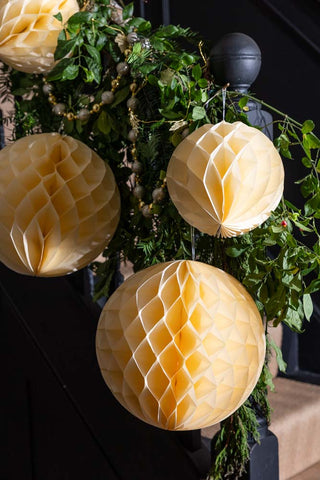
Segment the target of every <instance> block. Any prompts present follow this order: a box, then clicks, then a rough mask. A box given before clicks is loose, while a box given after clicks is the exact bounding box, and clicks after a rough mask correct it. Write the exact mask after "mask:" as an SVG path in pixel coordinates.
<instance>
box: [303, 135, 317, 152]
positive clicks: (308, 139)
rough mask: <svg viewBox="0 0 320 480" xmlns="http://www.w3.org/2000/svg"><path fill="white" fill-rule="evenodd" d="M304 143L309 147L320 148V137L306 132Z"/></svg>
mask: <svg viewBox="0 0 320 480" xmlns="http://www.w3.org/2000/svg"><path fill="white" fill-rule="evenodd" d="M303 145H304V146H306V147H307V148H308V149H313V148H320V139H319V138H318V137H317V136H316V135H315V134H314V133H308V134H304V135H303Z"/></svg>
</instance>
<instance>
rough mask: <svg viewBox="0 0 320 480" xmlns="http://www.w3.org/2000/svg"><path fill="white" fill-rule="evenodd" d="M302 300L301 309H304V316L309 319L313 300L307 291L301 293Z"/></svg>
mask: <svg viewBox="0 0 320 480" xmlns="http://www.w3.org/2000/svg"><path fill="white" fill-rule="evenodd" d="M302 302H303V311H304V314H305V317H306V319H307V320H308V321H309V320H310V318H311V316H312V313H313V302H312V298H311V295H310V294H309V293H305V294H304V295H303V300H302Z"/></svg>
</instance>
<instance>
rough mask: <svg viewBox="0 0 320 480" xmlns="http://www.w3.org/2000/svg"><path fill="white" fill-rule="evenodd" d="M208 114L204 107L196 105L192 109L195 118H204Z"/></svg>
mask: <svg viewBox="0 0 320 480" xmlns="http://www.w3.org/2000/svg"><path fill="white" fill-rule="evenodd" d="M206 115H207V113H206V111H205V109H204V108H203V107H194V108H193V110H192V119H193V120H201V119H202V118H205V117H206Z"/></svg>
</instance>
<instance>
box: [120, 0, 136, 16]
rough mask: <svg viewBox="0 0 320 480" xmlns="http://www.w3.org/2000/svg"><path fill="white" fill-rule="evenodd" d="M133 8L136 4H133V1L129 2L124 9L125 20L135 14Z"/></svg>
mask: <svg viewBox="0 0 320 480" xmlns="http://www.w3.org/2000/svg"><path fill="white" fill-rule="evenodd" d="M133 9H134V5H133V2H131V3H128V5H126V6H125V7H124V9H123V11H122V17H123V20H128V18H131V17H132V15H133Z"/></svg>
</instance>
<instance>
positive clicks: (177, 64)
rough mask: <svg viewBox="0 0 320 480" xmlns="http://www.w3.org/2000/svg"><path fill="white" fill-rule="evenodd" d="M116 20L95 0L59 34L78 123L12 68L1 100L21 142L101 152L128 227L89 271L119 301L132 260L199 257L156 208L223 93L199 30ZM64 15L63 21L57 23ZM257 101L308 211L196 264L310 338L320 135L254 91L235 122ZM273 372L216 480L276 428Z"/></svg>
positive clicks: (128, 12) (221, 448) (167, 207)
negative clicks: (186, 142)
mask: <svg viewBox="0 0 320 480" xmlns="http://www.w3.org/2000/svg"><path fill="white" fill-rule="evenodd" d="M113 13H114V7H113V5H112V4H110V1H109V0H100V1H99V2H95V3H94V4H92V5H91V6H89V7H87V9H86V10H82V11H80V12H79V13H76V14H75V15H73V17H71V18H70V19H69V21H68V23H67V25H66V26H65V28H64V30H63V31H62V33H61V34H60V36H59V40H58V46H57V49H56V52H55V59H56V60H59V61H58V62H57V64H56V65H55V67H54V68H53V70H52V71H51V72H50V73H49V75H48V76H47V78H46V82H49V83H50V85H52V87H53V88H54V97H55V98H56V99H59V102H61V103H63V104H64V105H65V106H66V108H67V110H68V112H71V113H73V116H72V115H71V116H70V119H68V118H66V117H61V116H58V115H55V114H54V113H52V112H51V109H50V108H49V103H48V96H47V95H46V93H45V92H44V91H43V78H42V77H41V76H39V75H30V74H23V73H21V72H16V71H13V70H10V69H9V70H8V69H7V68H6V67H5V66H4V67H3V73H2V75H1V77H0V80H1V81H2V87H1V86H0V88H2V90H1V93H2V94H4V92H5V91H6V89H7V88H8V83H9V86H10V90H11V93H12V95H13V98H14V105H15V113H14V123H15V129H14V137H13V139H17V138H19V137H22V136H25V135H28V134H31V133H35V132H39V131H41V132H51V131H61V132H64V133H66V134H68V135H71V136H73V137H75V138H77V139H79V140H81V141H83V142H84V143H86V144H87V145H88V146H90V147H91V148H93V149H94V150H95V151H96V152H97V153H98V154H99V155H100V156H101V157H102V158H104V159H105V161H106V162H108V163H109V165H110V166H111V168H112V170H113V172H114V174H115V177H116V179H117V183H118V186H119V189H120V193H121V199H122V205H121V208H122V210H121V220H120V224H119V227H118V229H117V232H116V234H115V236H114V238H113V239H112V241H111V243H110V244H109V246H108V248H107V249H106V251H105V252H104V256H105V258H106V261H105V262H104V263H98V262H95V263H94V265H93V266H92V268H93V270H94V272H95V273H96V275H97V283H96V292H95V299H96V300H97V299H99V298H101V297H106V298H108V296H109V295H110V293H112V290H113V288H114V280H115V276H116V273H117V269H118V265H119V262H128V261H129V262H131V263H132V264H133V267H134V270H140V269H142V268H145V267H148V266H150V265H152V264H154V263H157V262H163V261H169V260H172V259H183V258H190V257H191V249H192V245H191V243H192V234H191V229H190V226H189V225H188V224H187V223H186V222H184V221H183V219H182V218H181V217H180V216H179V214H178V212H177V210H176V208H175V207H174V205H173V204H172V202H171V201H170V198H169V196H168V195H166V197H165V198H164V199H161V202H158V203H155V202H153V199H152V193H153V191H154V189H156V188H159V187H160V185H162V184H163V181H164V178H165V172H166V168H167V164H168V161H169V159H170V156H171V154H172V151H173V149H174V148H175V146H177V145H178V144H179V142H180V141H181V140H182V139H183V138H184V136H185V135H186V134H188V133H190V132H192V131H194V130H195V129H197V128H198V127H200V126H201V125H203V124H205V123H215V122H216V121H219V120H221V116H222V90H221V87H219V86H217V85H216V84H215V82H214V79H213V78H212V77H211V75H210V71H209V68H208V61H207V57H206V51H205V46H203V44H202V42H201V41H199V39H198V38H197V36H196V35H195V34H194V33H193V32H192V31H191V30H190V29H188V28H187V29H185V28H181V27H180V26H174V25H168V26H160V27H159V28H156V29H155V28H153V27H152V25H151V24H150V22H149V21H146V20H145V19H143V18H136V17H133V4H132V3H130V4H128V5H126V6H124V7H123V10H122V21H120V22H119V21H118V22H117V23H116V22H115V21H114V17H113ZM57 18H58V19H59V20H60V21H63V19H62V18H61V16H60V15H58V16H57ZM132 33H133V34H135V35H136V36H137V38H136V41H135V42H134V43H133V45H132V47H131V48H129V51H128V48H127V49H126V42H127V37H128V35H129V34H132ZM186 41H187V42H188V43H189V47H188V48H186V47H185V45H186ZM125 59H126V61H127V63H128V65H129V67H130V73H129V75H123V76H120V77H119V78H118V85H117V89H116V90H115V92H114V100H113V102H112V103H110V104H103V102H102V103H101V98H102V93H103V92H105V91H110V90H112V85H113V83H112V80H114V79H115V78H117V70H116V66H117V64H119V62H123V61H124V60H125ZM7 73H8V74H7ZM8 79H9V80H8ZM133 82H135V83H136V85H137V90H136V92H137V93H136V98H137V99H138V100H139V106H138V108H137V111H135V112H134V114H133V115H134V121H135V122H136V123H135V125H136V127H137V128H138V138H137V140H136V148H137V157H138V159H139V162H140V163H141V164H142V172H141V173H140V178H141V184H142V185H143V186H144V190H145V194H144V202H145V204H146V205H150V215H144V214H143V213H142V210H141V208H140V206H139V199H138V198H136V197H135V196H134V195H133V194H132V191H133V188H134V185H133V184H132V180H131V178H132V170H131V168H129V165H130V162H131V161H132V158H131V150H130V148H131V144H130V141H128V133H129V131H130V130H131V129H132V122H131V123H130V116H129V115H128V107H127V100H128V99H129V98H130V97H131V93H132V89H131V87H130V86H131V85H132V83H133ZM249 99H250V100H252V99H253V100H255V101H256V102H260V103H261V104H262V105H263V106H264V107H267V108H268V109H269V110H270V111H271V112H272V113H273V114H274V116H275V118H276V119H275V121H274V124H275V127H276V129H277V132H278V134H277V137H276V139H275V145H276V147H277V148H278V150H279V151H280V154H281V155H282V156H283V157H285V158H286V159H288V160H287V161H288V162H290V161H296V162H297V161H299V159H301V162H302V164H303V166H304V168H305V171H306V174H305V176H304V178H302V179H301V180H300V181H299V182H297V183H298V184H299V186H300V190H301V193H302V196H303V198H304V205H303V207H301V208H298V207H296V206H295V205H293V204H292V203H291V202H289V201H287V200H286V199H283V200H282V202H281V203H280V205H279V206H278V208H277V209H276V211H275V212H273V214H272V215H271V217H270V218H269V219H268V220H267V221H266V222H265V223H264V224H263V225H261V226H260V227H259V228H256V229H254V230H253V231H251V232H249V233H246V234H244V235H242V236H239V237H236V238H230V239H225V240H221V239H217V238H213V237H211V236H208V235H206V234H202V233H200V232H197V233H196V235H195V247H196V258H197V259H198V260H199V261H202V262H205V263H208V264H212V265H215V266H217V267H219V268H222V269H224V270H225V271H227V272H229V273H231V274H232V275H233V276H235V277H236V278H237V279H238V280H240V282H242V283H243V284H244V285H245V286H246V288H247V290H248V291H249V293H250V294H251V295H252V296H253V298H254V299H255V301H256V304H257V306H258V309H259V311H260V312H261V315H262V317H264V319H265V321H266V325H267V326H268V325H270V324H272V325H274V326H276V325H278V324H280V323H281V322H282V323H284V324H286V325H288V326H289V327H290V328H291V329H292V330H294V331H296V332H301V331H302V327H303V322H304V319H305V318H306V319H307V320H310V318H311V315H312V311H313V307H312V299H311V294H312V293H314V292H316V291H318V290H319V289H320V233H319V230H318V226H317V219H319V218H320V181H319V173H320V157H319V152H320V140H319V138H317V136H316V135H315V134H314V133H313V130H314V123H313V122H312V121H311V120H307V121H305V122H304V123H303V124H300V123H299V122H297V121H296V120H294V119H292V118H290V117H288V116H287V115H285V114H283V113H282V112H279V111H278V110H277V109H275V108H274V107H271V106H269V105H267V104H266V103H265V102H263V101H261V100H259V99H256V98H254V97H253V96H252V95H251V94H250V95H249V94H248V95H246V96H242V97H241V98H240V99H239V93H238V92H232V91H230V92H228V94H227V102H226V120H227V121H229V122H233V121H236V120H240V121H243V122H245V123H248V119H247V116H246V113H245V111H246V105H247V102H248V100H249ZM57 101H58V100H57ZM89 103H90V104H91V103H93V104H99V105H100V107H99V108H98V109H97V111H96V112H93V113H92V114H90V116H89V117H88V118H86V119H85V121H81V120H80V119H79V118H77V111H79V109H81V108H89V107H88V104H89ZM131 120H132V118H131ZM297 188H298V187H297ZM266 331H267V327H266ZM267 339H268V340H269V341H268V349H267V350H268V352H270V350H271V349H274V350H275V351H276V355H277V359H278V363H279V367H280V369H281V370H282V371H284V370H285V364H284V362H283V360H282V356H281V351H280V350H279V348H277V346H276V345H275V344H274V342H273V341H272V340H271V339H269V336H268V335H267ZM267 363H268V355H267V359H266V364H265V366H264V368H263V371H262V374H261V377H260V380H259V382H258V384H257V386H256V388H255V390H254V392H253V394H252V396H251V398H250V399H249V401H247V402H246V403H245V404H244V405H243V406H242V407H241V408H240V409H239V410H238V411H237V412H236V413H234V414H233V415H232V416H231V417H230V418H228V419H227V420H226V421H224V422H223V424H222V428H221V430H220V432H219V434H218V436H217V437H216V441H215V446H214V448H215V460H214V464H213V466H212V470H211V472H210V473H209V474H208V479H213V480H222V479H225V478H234V479H236V478H238V477H239V476H240V475H241V473H242V472H243V471H244V469H245V466H246V463H247V460H248V458H249V447H248V435H249V434H250V435H252V437H253V438H255V439H258V433H257V421H256V415H255V413H256V412H257V411H258V412H259V413H260V414H263V415H264V416H265V417H266V418H267V420H268V421H269V420H270V406H269V402H268V399H267V395H266V392H267V389H268V388H271V389H273V384H272V377H271V374H270V371H269V369H268V366H267Z"/></svg>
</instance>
